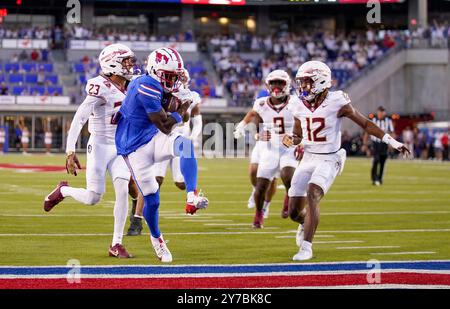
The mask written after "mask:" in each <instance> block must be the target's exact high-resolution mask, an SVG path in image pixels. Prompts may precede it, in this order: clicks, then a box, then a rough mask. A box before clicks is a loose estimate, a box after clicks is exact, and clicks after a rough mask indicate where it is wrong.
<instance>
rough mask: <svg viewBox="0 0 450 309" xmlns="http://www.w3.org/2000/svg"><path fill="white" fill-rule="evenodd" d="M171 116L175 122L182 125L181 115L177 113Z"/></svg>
mask: <svg viewBox="0 0 450 309" xmlns="http://www.w3.org/2000/svg"><path fill="white" fill-rule="evenodd" d="M170 116H172V117H173V119H175V121H176V122H177V123H180V122H182V121H183V118H181V116H180V114H178V113H177V112H173V113H171V114H170Z"/></svg>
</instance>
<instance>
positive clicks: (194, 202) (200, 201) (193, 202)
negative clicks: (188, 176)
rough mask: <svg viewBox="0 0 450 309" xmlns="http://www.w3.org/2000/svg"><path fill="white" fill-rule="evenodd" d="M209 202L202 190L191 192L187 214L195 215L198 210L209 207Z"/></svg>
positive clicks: (187, 201)
mask: <svg viewBox="0 0 450 309" xmlns="http://www.w3.org/2000/svg"><path fill="white" fill-rule="evenodd" d="M208 203H209V201H208V199H207V198H206V197H205V196H204V195H203V193H202V192H201V191H200V193H197V190H195V191H194V192H189V193H188V197H187V199H186V208H185V211H186V214H188V215H194V214H195V213H196V212H197V210H199V209H205V208H206V207H208Z"/></svg>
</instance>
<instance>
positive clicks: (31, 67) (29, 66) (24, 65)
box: [22, 62, 36, 72]
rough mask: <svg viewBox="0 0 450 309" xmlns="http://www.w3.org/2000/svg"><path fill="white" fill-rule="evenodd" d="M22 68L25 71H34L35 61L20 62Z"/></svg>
mask: <svg viewBox="0 0 450 309" xmlns="http://www.w3.org/2000/svg"><path fill="white" fill-rule="evenodd" d="M22 69H23V70H24V71H25V72H33V71H36V63H28V62H24V63H22Z"/></svg>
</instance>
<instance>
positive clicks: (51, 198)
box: [44, 181, 69, 212]
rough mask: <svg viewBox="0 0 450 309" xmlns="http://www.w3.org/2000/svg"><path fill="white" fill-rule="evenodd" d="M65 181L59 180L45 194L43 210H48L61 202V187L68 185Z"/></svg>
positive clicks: (62, 197)
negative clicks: (50, 190) (47, 193)
mask: <svg viewBox="0 0 450 309" xmlns="http://www.w3.org/2000/svg"><path fill="white" fill-rule="evenodd" d="M68 185H69V184H68V183H67V181H60V182H59V184H58V185H57V186H56V188H55V189H53V191H52V192H50V194H49V195H47V196H46V197H45V199H44V210H45V211H47V212H49V211H50V210H52V209H53V207H55V206H56V205H58V204H59V203H61V202H62V200H63V199H64V196H63V195H62V194H61V188H62V187H64V186H68Z"/></svg>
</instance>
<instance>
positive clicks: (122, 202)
mask: <svg viewBox="0 0 450 309" xmlns="http://www.w3.org/2000/svg"><path fill="white" fill-rule="evenodd" d="M113 185H114V191H115V193H116V202H115V203H114V234H113V239H112V245H113V246H114V245H115V244H121V243H122V238H123V230H124V228H125V224H126V222H127V216H128V180H125V179H122V178H116V179H115V180H114V182H113Z"/></svg>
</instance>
